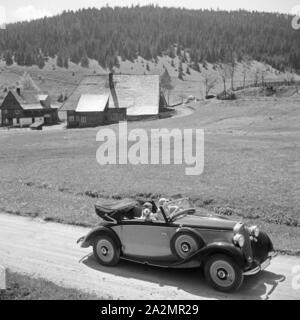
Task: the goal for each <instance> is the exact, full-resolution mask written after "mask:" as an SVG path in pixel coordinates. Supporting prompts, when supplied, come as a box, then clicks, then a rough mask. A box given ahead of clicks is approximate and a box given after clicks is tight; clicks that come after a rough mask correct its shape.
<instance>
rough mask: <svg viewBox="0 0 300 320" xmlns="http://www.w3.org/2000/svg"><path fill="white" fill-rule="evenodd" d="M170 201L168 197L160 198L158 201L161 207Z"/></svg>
mask: <svg viewBox="0 0 300 320" xmlns="http://www.w3.org/2000/svg"><path fill="white" fill-rule="evenodd" d="M168 202H169V200H168V199H166V198H161V199H159V201H158V206H159V207H163V206H164V205H166V204H168Z"/></svg>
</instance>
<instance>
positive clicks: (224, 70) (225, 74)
mask: <svg viewBox="0 0 300 320" xmlns="http://www.w3.org/2000/svg"><path fill="white" fill-rule="evenodd" d="M218 73H219V76H220V78H221V80H222V83H223V89H224V94H225V96H226V93H227V87H226V82H227V80H228V79H229V78H230V68H229V66H228V65H227V64H220V65H219V67H218Z"/></svg>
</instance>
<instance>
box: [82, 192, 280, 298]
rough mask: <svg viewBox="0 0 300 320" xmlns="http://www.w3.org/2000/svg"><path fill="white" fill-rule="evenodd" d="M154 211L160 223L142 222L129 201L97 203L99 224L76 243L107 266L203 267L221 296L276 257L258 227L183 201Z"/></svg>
mask: <svg viewBox="0 0 300 320" xmlns="http://www.w3.org/2000/svg"><path fill="white" fill-rule="evenodd" d="M152 206H153V209H152V210H153V212H157V211H159V212H160V213H161V217H162V219H153V220H149V219H147V220H146V219H143V218H141V216H142V205H141V204H139V203H138V202H136V201H133V200H130V199H125V200H120V201H112V200H107V201H101V202H99V203H97V205H96V213H97V215H98V216H99V217H100V218H101V222H100V223H99V224H98V225H97V226H96V227H95V228H94V229H93V230H92V231H91V232H89V233H88V234H87V235H86V236H84V237H81V238H80V239H79V240H78V243H81V247H83V248H87V247H89V246H93V251H94V256H95V258H96V259H97V261H98V262H99V263H100V264H101V265H105V266H113V265H116V264H117V263H118V262H119V260H120V259H126V260H131V261H135V262H139V263H143V264H149V265H153V266H160V267H168V268H198V267H203V270H204V275H205V278H206V279H207V281H208V282H209V283H210V284H211V285H212V286H213V287H214V288H215V289H217V290H220V291H224V292H229V291H233V290H236V289H237V288H239V287H240V286H241V284H242V282H243V278H244V276H247V275H253V274H256V273H258V272H260V271H261V270H263V269H265V268H266V267H267V266H269V264H270V262H271V260H272V258H273V257H275V256H276V255H277V253H276V252H275V251H274V249H273V245H272V242H271V240H270V238H269V237H268V235H267V234H266V233H264V232H261V231H259V229H258V228H257V227H255V226H252V227H247V226H246V225H245V224H243V223H241V222H237V221H233V220H230V219H228V218H225V217H221V216H217V215H213V214H211V213H209V212H207V211H203V210H202V209H196V208H195V207H194V205H193V203H192V202H191V201H190V200H189V199H187V198H182V199H176V200H173V201H172V200H171V201H170V202H168V203H166V205H164V206H162V207H159V208H157V204H156V203H155V202H153V201H152ZM174 208H175V210H174Z"/></svg>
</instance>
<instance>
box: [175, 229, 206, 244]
mask: <svg viewBox="0 0 300 320" xmlns="http://www.w3.org/2000/svg"><path fill="white" fill-rule="evenodd" d="M181 232H186V233H190V234H192V235H193V236H195V237H196V238H197V240H198V241H199V243H200V244H202V245H203V244H204V240H203V239H202V237H201V236H200V234H199V232H197V231H196V230H195V229H193V228H189V227H179V228H178V229H177V230H176V232H175V234H174V236H173V238H174V237H175V235H177V234H178V233H181Z"/></svg>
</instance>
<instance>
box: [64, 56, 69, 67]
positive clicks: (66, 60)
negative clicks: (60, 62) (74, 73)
mask: <svg viewBox="0 0 300 320" xmlns="http://www.w3.org/2000/svg"><path fill="white" fill-rule="evenodd" d="M64 68H66V69H69V57H67V56H65V57H64Z"/></svg>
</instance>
